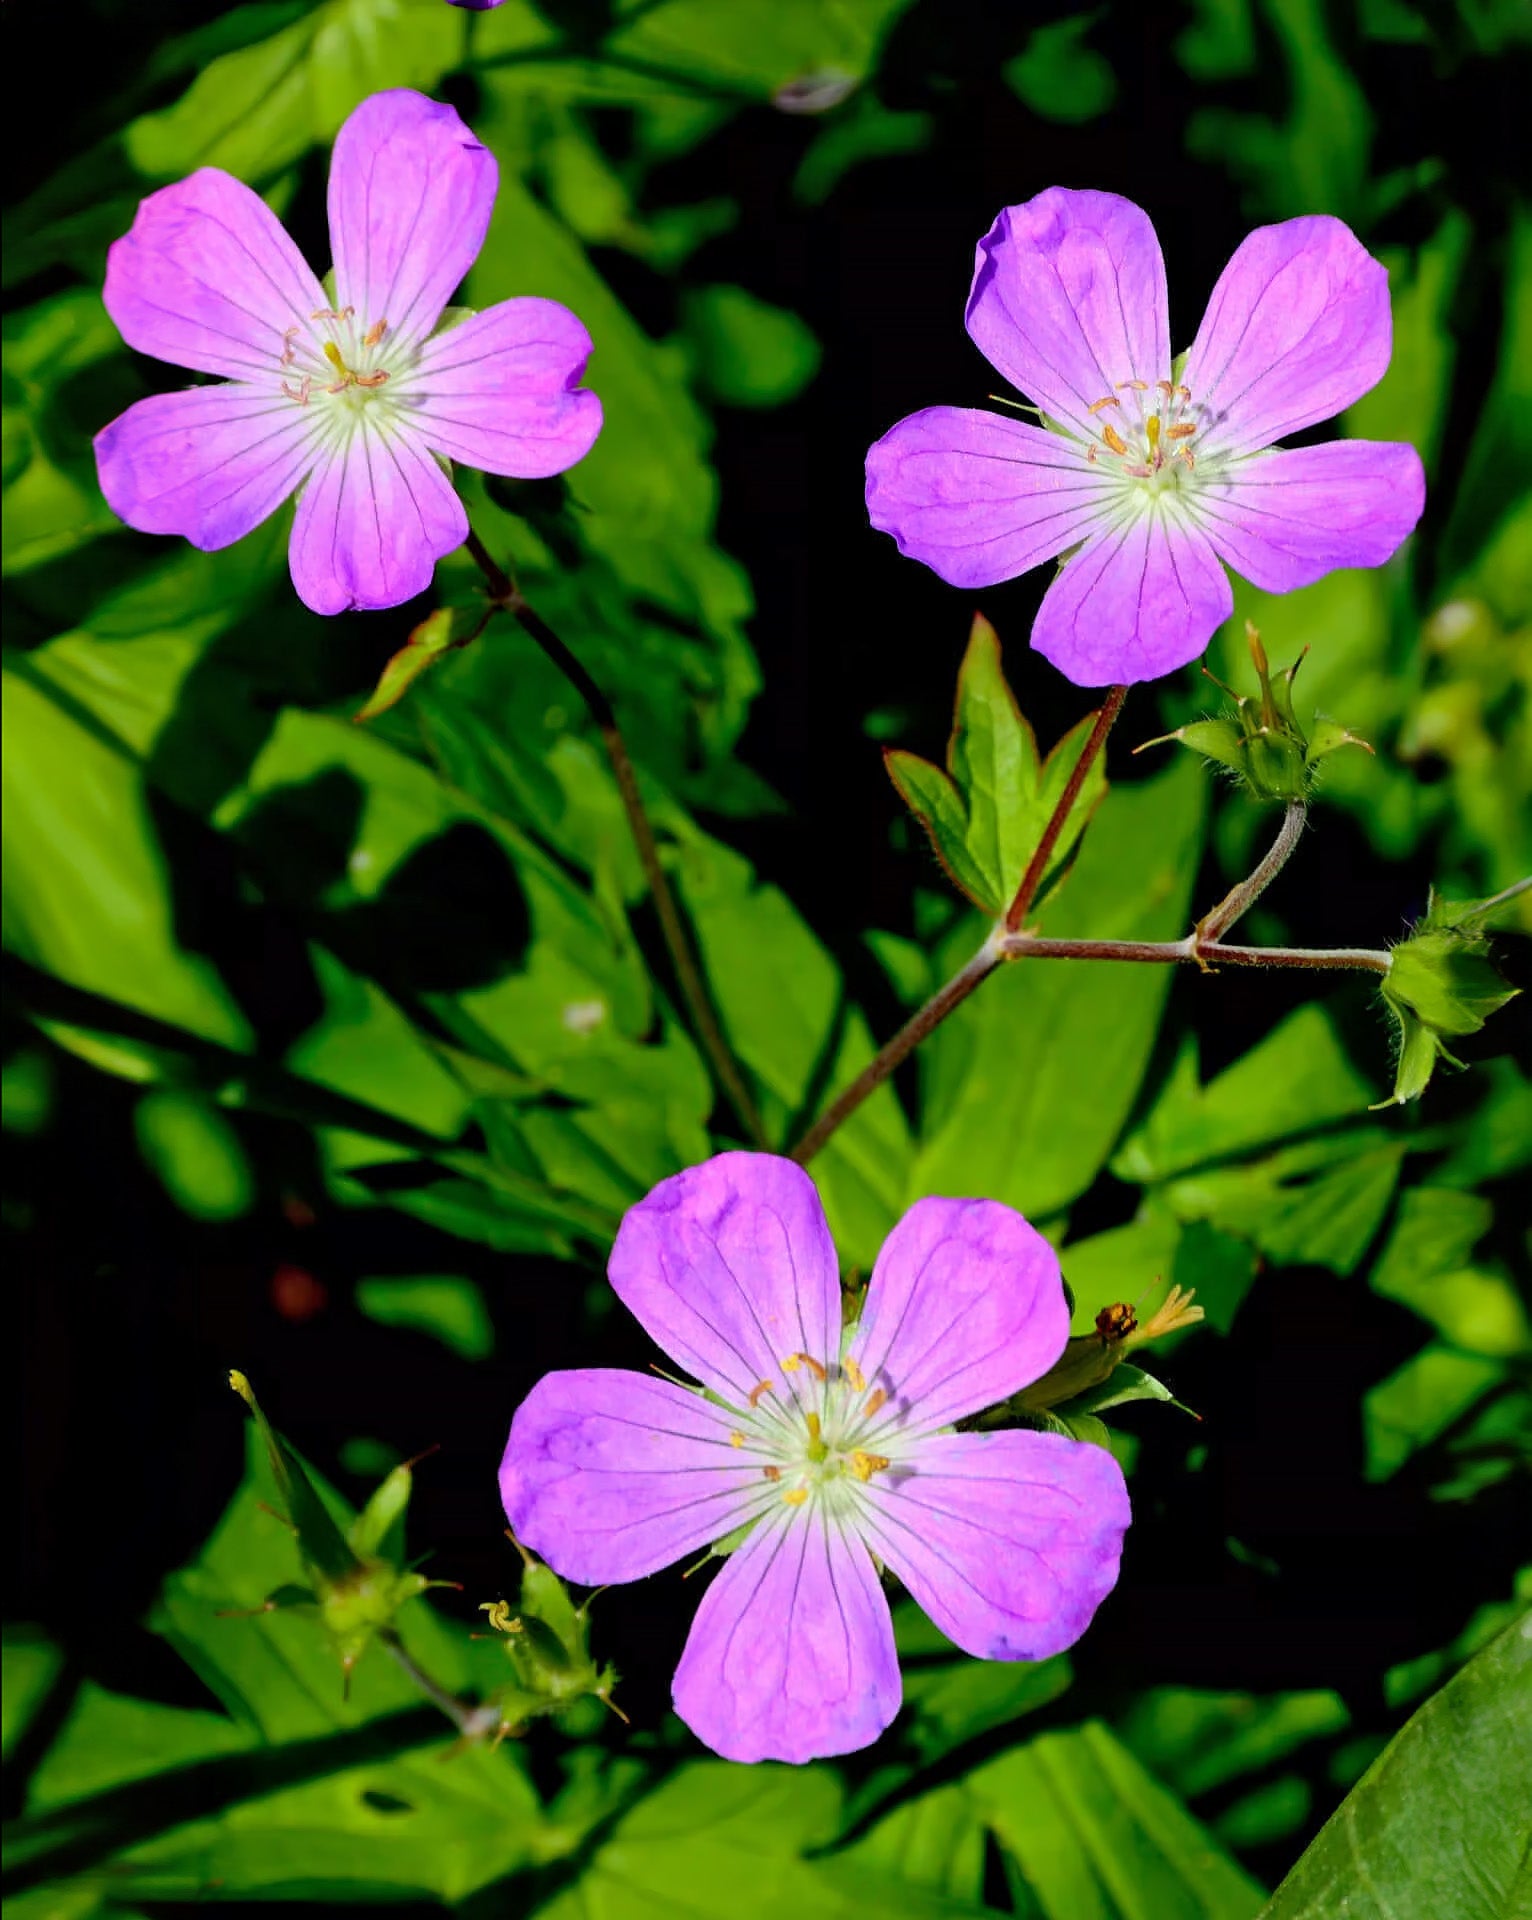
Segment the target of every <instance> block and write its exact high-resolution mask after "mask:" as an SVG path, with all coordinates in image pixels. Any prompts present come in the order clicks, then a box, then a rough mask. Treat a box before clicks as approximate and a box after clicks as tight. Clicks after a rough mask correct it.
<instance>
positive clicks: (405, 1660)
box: [378, 1632, 500, 1740]
mask: <svg viewBox="0 0 1532 1920" xmlns="http://www.w3.org/2000/svg"><path fill="white" fill-rule="evenodd" d="M378 1638H379V1639H380V1640H381V1641H382V1643H383V1645H384V1646H385V1647H387V1649H388V1651H389V1652H390V1653H391V1654H392V1655H393V1657H394V1660H395V1661H396V1662H397V1664H398V1665H399V1666H400V1667H401V1668H402V1669H403V1670H404V1672H405V1673H407V1674H408V1675H409V1677H410V1680H411V1681H412V1682H413V1683H414V1685H415V1686H417V1687H419V1689H420V1691H421V1692H422V1693H423V1694H424V1695H425V1697H426V1698H427V1699H428V1700H429V1701H430V1702H431V1704H432V1706H433V1707H439V1708H440V1709H441V1711H442V1712H443V1713H444V1714H446V1716H447V1718H448V1719H449V1720H450V1721H451V1722H452V1724H453V1726H455V1727H456V1728H457V1730H458V1732H459V1733H460V1734H461V1735H462V1736H463V1738H464V1739H465V1740H478V1739H482V1738H483V1736H484V1735H485V1734H489V1733H493V1732H494V1731H495V1730H496V1729H497V1728H498V1727H499V1725H500V1709H499V1708H498V1707H492V1706H488V1705H486V1706H479V1707H472V1706H470V1705H469V1704H468V1702H467V1701H466V1700H460V1699H459V1698H458V1697H457V1695H456V1694H455V1693H449V1692H448V1690H447V1689H446V1688H445V1687H444V1686H442V1685H440V1683H439V1682H437V1681H435V1680H433V1679H432V1678H431V1676H430V1674H428V1673H427V1672H426V1671H425V1670H424V1668H422V1667H418V1666H417V1665H416V1664H415V1662H414V1660H413V1659H412V1658H411V1657H410V1655H409V1654H407V1653H406V1652H405V1650H404V1645H403V1643H402V1642H401V1641H400V1639H399V1637H398V1635H397V1634H395V1633H392V1632H388V1633H380V1634H379V1635H378Z"/></svg>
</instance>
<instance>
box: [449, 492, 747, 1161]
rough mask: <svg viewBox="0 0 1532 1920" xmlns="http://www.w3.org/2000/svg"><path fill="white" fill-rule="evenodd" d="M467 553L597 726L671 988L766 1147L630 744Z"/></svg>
mask: <svg viewBox="0 0 1532 1920" xmlns="http://www.w3.org/2000/svg"><path fill="white" fill-rule="evenodd" d="M467 547H468V552H469V553H470V555H471V556H472V557H473V559H474V561H475V562H476V563H477V565H478V567H479V570H480V572H481V573H482V574H483V575H484V578H485V580H486V582H487V583H488V585H489V595H490V599H491V600H492V601H493V602H494V604H495V605H496V606H497V607H499V608H500V609H501V610H502V611H503V612H505V613H508V614H510V615H511V616H512V617H513V618H514V619H516V620H518V621H519V622H520V623H521V625H522V627H523V628H524V629H525V631H526V632H527V633H528V634H529V635H530V636H531V637H532V639H533V640H535V641H536V642H537V644H538V646H539V647H541V648H542V650H543V652H544V653H545V654H546V655H547V656H548V658H549V659H550V660H551V661H552V662H553V664H554V666H556V667H557V668H558V670H559V672H560V673H562V674H563V676H564V677H565V679H566V680H568V682H569V684H570V685H571V686H572V687H573V688H574V689H575V691H576V692H577V693H578V694H579V696H580V698H581V699H582V700H583V701H584V702H585V706H586V709H587V711H588V712H589V714H590V717H591V719H592V721H593V722H594V723H595V727H596V731H597V732H598V733H599V734H600V735H601V744H602V746H603V747H605V749H606V757H607V761H608V763H609V764H610V766H611V769H612V776H613V778H614V779H615V780H616V782H617V791H618V794H619V795H620V796H621V799H622V809H623V812H624V813H625V814H626V815H627V819H628V828H629V831H630V832H631V833H632V835H633V844H634V846H635V847H636V848H637V850H638V858H639V864H640V865H641V866H642V868H643V870H644V878H645V880H646V881H647V882H648V884H649V893H650V897H651V898H652V899H653V901H654V911H655V914H656V916H657V918H658V920H659V923H660V932H661V934H662V936H663V937H664V941H665V947H666V951H667V952H668V953H669V955H670V964H671V966H672V967H673V968H674V969H675V975H676V984H677V985H678V986H679V987H680V989H681V997H682V999H683V1000H684V1001H685V1002H686V1006H687V1011H688V1012H689V1013H690V1015H691V1021H692V1027H693V1029H694V1031H695V1033H696V1035H697V1039H698V1041H699V1043H700V1045H701V1047H702V1050H703V1052H704V1053H705V1054H706V1055H707V1057H708V1061H709V1064H710V1065H711V1066H712V1069H713V1073H714V1075H715V1076H716V1078H717V1081H718V1084H719V1086H720V1087H722V1089H723V1091H724V1093H725V1094H726V1095H727V1097H728V1099H729V1102H730V1104H731V1105H732V1106H733V1108H734V1111H735V1113H736V1114H737V1115H738V1117H739V1120H740V1124H741V1125H742V1126H743V1127H744V1129H745V1132H746V1133H747V1134H748V1135H749V1137H750V1140H751V1142H752V1144H753V1145H755V1146H757V1147H765V1146H767V1145H768V1144H769V1143H768V1141H767V1139H766V1132H765V1129H764V1127H763V1126H762V1125H761V1118H760V1115H759V1114H758V1113H757V1112H756V1108H755V1102H754V1101H753V1100H752V1099H751V1097H750V1089H749V1088H748V1087H747V1086H746V1085H745V1078H744V1075H743V1073H741V1071H740V1068H739V1064H738V1062H737V1061H736V1060H735V1058H734V1055H733V1054H732V1053H731V1052H730V1050H729V1043H728V1041H727V1040H725V1038H724V1035H723V1029H722V1027H721V1026H720V1025H719V1023H718V1016H717V1014H716V1013H715V1012H714V1011H713V1003H712V1000H711V998H710V997H709V995H708V990H707V983H706V981H705V980H704V979H703V977H702V969H701V967H700V966H699V965H698V962H697V957H696V955H695V954H694V953H693V951H692V944H691V940H690V938H689V937H688V935H687V932H686V927H685V924H684V923H683V921H682V919H681V910H680V908H679V907H678V906H677V905H676V897H675V894H674V892H673V891H672V889H671V885H670V881H669V879H668V878H667V876H666V873H665V869H664V867H663V866H662V865H661V864H660V853H659V847H658V845H657V844H656V842H655V838H654V828H653V826H652V825H651V824H650V820H649V815H648V813H647V812H646V810H645V808H644V803H643V799H642V796H641V795H640V793H639V790H638V778H637V775H636V774H635V773H634V771H633V762H632V760H631V759H630V758H629V755H628V747H627V742H626V741H625V740H624V739H623V737H622V729H621V728H620V727H619V726H618V724H617V715H616V713H615V712H614V711H613V708H612V703H611V701H610V700H608V699H607V697H606V695H605V694H604V693H603V692H602V691H601V689H600V687H599V686H597V684H596V682H595V681H594V680H593V679H592V678H591V676H590V674H589V673H588V672H587V671H586V669H585V667H584V666H583V665H582V664H581V662H580V661H579V659H578V658H577V657H576V656H575V655H574V654H573V653H572V652H571V651H570V649H569V648H568V647H567V646H566V645H565V644H564V642H563V641H562V640H561V639H560V638H559V636H558V635H557V634H556V633H555V632H554V631H553V629H552V627H550V626H549V625H548V622H547V621H546V620H544V619H543V617H542V615H541V614H540V613H537V612H536V611H535V610H534V609H533V608H532V607H530V606H529V605H528V604H527V602H526V601H525V600H524V599H523V598H522V596H521V591H520V589H519V588H518V587H517V585H516V582H515V581H514V580H513V579H512V578H511V576H510V575H509V574H508V573H507V572H506V570H505V569H504V567H502V566H501V565H500V564H499V562H498V561H497V560H496V559H495V558H494V556H493V554H491V553H490V551H489V549H488V548H487V547H486V546H485V545H484V542H483V541H482V540H481V539H480V538H479V536H478V535H477V534H476V533H474V532H473V531H472V530H470V531H469V535H468V541H467Z"/></svg>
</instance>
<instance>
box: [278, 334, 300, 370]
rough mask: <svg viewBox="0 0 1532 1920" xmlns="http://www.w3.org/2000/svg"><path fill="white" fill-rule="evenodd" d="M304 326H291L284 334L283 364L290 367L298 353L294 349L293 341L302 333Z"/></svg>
mask: <svg viewBox="0 0 1532 1920" xmlns="http://www.w3.org/2000/svg"><path fill="white" fill-rule="evenodd" d="M302 331H303V329H302V327H289V328H288V329H287V331H286V332H285V333H284V334H283V335H282V365H283V366H284V367H290V366H291V365H292V364H293V361H294V360H295V359H296V358H297V355H296V354H295V353H294V351H293V342H294V340H296V339H297V337H298V335H299V334H300V333H302Z"/></svg>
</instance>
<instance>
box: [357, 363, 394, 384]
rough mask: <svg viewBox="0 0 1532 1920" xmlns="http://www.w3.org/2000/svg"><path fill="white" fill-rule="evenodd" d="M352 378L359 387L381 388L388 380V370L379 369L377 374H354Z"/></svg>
mask: <svg viewBox="0 0 1532 1920" xmlns="http://www.w3.org/2000/svg"><path fill="white" fill-rule="evenodd" d="M351 378H352V379H353V380H354V381H355V382H356V384H357V385H358V386H359V387H381V386H382V385H383V384H384V382H385V381H386V380H387V379H388V373H387V370H386V369H385V368H383V367H379V369H378V370H377V372H376V373H353V374H352V376H351Z"/></svg>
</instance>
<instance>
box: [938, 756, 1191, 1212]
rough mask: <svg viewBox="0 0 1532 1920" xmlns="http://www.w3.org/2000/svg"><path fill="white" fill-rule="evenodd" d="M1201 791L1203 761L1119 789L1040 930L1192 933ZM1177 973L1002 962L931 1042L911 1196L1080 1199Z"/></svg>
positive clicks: (1026, 1206)
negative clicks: (1187, 929) (1188, 925)
mask: <svg viewBox="0 0 1532 1920" xmlns="http://www.w3.org/2000/svg"><path fill="white" fill-rule="evenodd" d="M1204 794H1205V785H1204V782H1203V780H1202V778H1201V775H1200V774H1199V772H1198V770H1197V769H1196V768H1195V767H1194V766H1192V765H1191V763H1190V762H1187V763H1185V764H1184V765H1181V766H1177V767H1174V768H1172V769H1170V770H1169V771H1167V772H1166V773H1164V774H1162V775H1161V776H1159V777H1158V778H1157V779H1154V780H1151V781H1146V782H1144V783H1143V784H1141V785H1138V786H1133V787H1114V788H1113V789H1111V790H1110V791H1109V792H1108V794H1107V796H1106V798H1105V800H1104V801H1103V802H1102V805H1101V809H1100V811H1099V813H1098V814H1097V816H1096V819H1095V821H1094V824H1093V825H1092V827H1091V831H1090V832H1089V833H1088V834H1087V835H1086V836H1085V838H1084V840H1083V842H1082V844H1081V850H1080V854H1079V858H1078V859H1077V861H1076V863H1075V866H1074V868H1073V870H1072V872H1071V874H1070V879H1069V885H1068V887H1067V888H1065V889H1063V890H1062V892H1061V893H1060V894H1059V895H1058V896H1057V898H1056V899H1054V900H1050V901H1049V902H1048V903H1047V904H1046V906H1045V908H1044V909H1043V911H1042V913H1041V916H1040V917H1041V921H1042V927H1043V931H1044V932H1045V933H1048V934H1051V935H1057V936H1061V937H1068V936H1077V937H1082V938H1083V937H1090V938H1097V939H1126V938H1133V939H1164V938H1167V937H1169V936H1173V935H1177V934H1179V933H1181V932H1183V931H1184V930H1185V927H1186V923H1187V911H1188V902H1189V899H1190V893H1191V885H1192V880H1193V877H1194V875H1195V873H1196V868H1197V859H1198V853H1199V849H1200V845H1201V838H1202V819H1203V806H1204ZM977 944H978V928H977V926H976V925H973V924H971V923H969V922H968V921H964V922H962V923H961V924H960V925H959V927H958V928H957V930H956V931H955V932H954V933H953V934H951V935H949V936H948V937H947V938H946V939H945V940H944V941H943V943H942V951H941V968H942V970H943V973H944V976H945V974H946V973H950V972H953V971H955V970H956V967H957V965H958V964H959V963H960V962H961V961H963V960H966V959H967V958H968V954H969V952H970V951H971V949H972V947H976V946H977ZM1170 973H1171V969H1170V968H1169V967H1156V966H1132V965H1123V966H1113V965H1110V964H1105V963H1102V964H1095V963H1092V964H1090V965H1079V964H1074V963H1070V962H1062V961H1061V962H1054V961H1041V960H1034V961H1027V960H1023V961H1019V962H1017V963H1016V964H1014V965H1009V966H1005V967H1003V968H1001V969H1000V970H999V972H998V973H997V975H996V977H995V978H994V979H992V980H989V981H987V982H986V983H985V985H984V986H983V988H982V989H981V990H980V991H979V992H978V993H976V994H975V995H974V996H973V998H972V999H971V1000H969V1001H967V1002H966V1003H965V1004H964V1005H963V1006H961V1007H959V1008H958V1010H957V1011H956V1012H955V1013H954V1014H953V1015H952V1016H951V1017H950V1018H949V1019H948V1020H947V1021H945V1022H944V1023H943V1025H942V1026H941V1027H939V1028H938V1029H937V1031H936V1032H935V1034H933V1036H932V1037H931V1039H930V1041H928V1042H927V1044H926V1045H925V1046H924V1047H923V1048H922V1050H921V1054H920V1062H921V1070H922V1096H923V1097H922V1107H923V1114H924V1116H925V1118H924V1130H923V1144H922V1146H921V1149H920V1152H919V1154H918V1156H917V1160H916V1165H915V1170H914V1173H913V1176H912V1182H911V1188H910V1192H911V1195H912V1196H915V1195H919V1194H923V1193H944V1194H977V1193H982V1194H986V1195H988V1196H989V1197H990V1198H992V1199H997V1200H1003V1201H1005V1202H1007V1203H1008V1204H1010V1205H1012V1206H1015V1207H1019V1208H1020V1209H1021V1210H1022V1211H1023V1212H1024V1213H1026V1214H1027V1216H1028V1217H1029V1218H1031V1219H1036V1218H1038V1217H1040V1216H1043V1215H1047V1214H1050V1213H1056V1212H1058V1211H1059V1210H1060V1209H1061V1208H1063V1207H1066V1206H1068V1205H1069V1203H1070V1202H1071V1201H1072V1200H1074V1199H1075V1198H1076V1197H1077V1196H1078V1195H1079V1194H1081V1193H1082V1192H1084V1190H1085V1188H1086V1187H1087V1186H1088V1185H1089V1184H1090V1182H1091V1180H1092V1179H1093V1178H1094V1177H1095V1175H1096V1173H1097V1172H1098V1170H1099V1169H1100V1168H1101V1166H1102V1164H1103V1163H1104V1162H1105V1160H1106V1157H1107V1155H1108V1154H1109V1153H1110V1152H1111V1150H1112V1148H1113V1145H1114V1144H1115V1142H1116V1140H1117V1136H1118V1134H1119V1132H1120V1131H1121V1128H1122V1124H1123V1121H1124V1120H1125V1119H1126V1117H1127V1115H1128V1112H1129V1110H1130V1109H1131V1107H1132V1104H1133V1100H1134V1097H1135V1095H1136V1093H1137V1089H1138V1083H1139V1080H1140V1078H1141V1076H1142V1075H1143V1072H1144V1069H1145V1067H1146V1066H1147V1065H1148V1061H1149V1054H1150V1050H1151V1048H1152V1046H1153V1044H1154V1036H1155V1032H1156V1030H1157V1028H1158V1026H1159V1020H1160V1012H1161V1009H1162V1008H1163V1006H1164V1004H1165V995H1166V993H1167V992H1168V990H1169V987H1170V979H1169V975H1170ZM1103 1035H1110V1044H1109V1045H1103V1044H1102V1036H1103Z"/></svg>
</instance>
